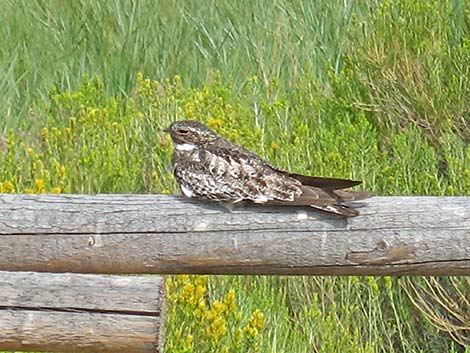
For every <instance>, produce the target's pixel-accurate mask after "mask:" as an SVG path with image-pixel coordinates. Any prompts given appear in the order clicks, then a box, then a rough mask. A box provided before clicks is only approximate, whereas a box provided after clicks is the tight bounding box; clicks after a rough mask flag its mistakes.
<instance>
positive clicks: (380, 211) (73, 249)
mask: <svg viewBox="0 0 470 353" xmlns="http://www.w3.org/2000/svg"><path fill="white" fill-rule="evenodd" d="M361 206H362V207H361V209H360V211H361V215H360V216H358V217H355V218H348V219H344V218H337V217H335V216H328V215H325V214H320V213H318V212H315V211H313V210H311V209H305V208H292V207H274V208H266V207H259V206H258V207H256V206H251V207H245V208H240V209H235V210H234V211H233V212H229V211H227V210H226V209H224V208H222V207H220V206H218V205H213V204H202V203H200V202H198V201H192V200H187V199H184V198H182V197H176V196H164V195H1V196H0V214H1V219H0V270H9V271H13V270H15V271H49V272H66V271H67V272H82V273H213V274H318V275H320V274H321V275H366V274H367V275H407V274H416V275H418V274H419V275H470V237H469V234H470V197H374V198H371V199H369V200H366V201H364V202H362V204H361Z"/></svg>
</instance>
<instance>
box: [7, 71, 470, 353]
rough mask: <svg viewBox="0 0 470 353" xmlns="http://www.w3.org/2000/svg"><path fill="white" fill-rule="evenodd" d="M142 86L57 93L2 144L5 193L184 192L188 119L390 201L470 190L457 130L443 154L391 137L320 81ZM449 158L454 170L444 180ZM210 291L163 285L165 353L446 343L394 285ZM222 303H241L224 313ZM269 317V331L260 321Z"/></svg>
mask: <svg viewBox="0 0 470 353" xmlns="http://www.w3.org/2000/svg"><path fill="white" fill-rule="evenodd" d="M136 82H137V84H136V87H135V89H134V91H133V93H132V96H131V97H130V98H127V99H126V98H122V97H113V96H109V95H107V94H106V93H105V90H104V86H103V84H102V83H101V82H100V80H98V79H93V80H87V81H85V82H84V83H83V85H82V86H81V87H79V88H78V89H77V90H76V91H71V92H70V91H65V92H58V91H57V89H53V90H52V91H51V93H50V103H48V104H45V105H42V106H41V105H37V106H36V111H35V113H34V114H35V116H36V121H35V124H36V127H35V129H34V130H31V132H30V133H28V134H26V135H22V136H20V134H21V133H17V132H14V131H11V132H10V133H9V135H8V136H6V137H5V138H4V143H3V147H2V148H3V150H4V153H3V154H2V155H1V157H0V163H1V164H0V165H1V168H0V186H1V187H2V191H3V192H74V193H76V192H86V193H95V192H108V193H112V192H123V193H126V192H143V193H146V192H154V193H162V192H163V193H168V192H175V191H176V185H175V183H174V181H173V177H172V176H171V172H170V153H171V149H172V147H171V145H170V142H169V138H168V136H165V134H163V132H162V130H163V128H164V127H166V126H168V124H169V123H170V122H171V121H173V120H177V119H183V118H185V117H189V118H198V119H200V120H201V121H204V122H205V123H207V124H208V125H209V126H211V127H212V128H213V129H215V130H217V131H218V132H219V133H220V134H222V135H224V136H225V137H227V138H229V139H231V140H233V141H235V142H239V143H241V144H243V145H244V146H246V147H247V148H249V149H250V150H253V151H255V152H257V153H259V154H261V155H262V156H264V157H265V158H267V159H269V160H271V161H272V162H273V163H274V164H276V165H278V166H280V167H282V168H288V169H290V170H293V171H297V172H300V173H312V174H313V173H315V174H321V175H331V176H338V177H353V178H359V179H361V180H364V183H365V187H366V188H369V189H373V190H375V191H377V192H379V193H384V194H387V193H388V194H400V193H403V194H412V193H416V194H430V193H436V194H445V193H448V194H454V193H456V194H465V193H467V194H468V193H469V190H470V188H469V185H470V173H468V169H467V168H468V165H469V163H468V162H469V160H470V159H469V157H470V152H469V148H468V146H466V145H465V143H463V142H462V140H461V139H460V138H459V137H458V135H456V133H455V132H452V131H448V132H447V133H446V134H445V135H443V136H442V141H443V143H442V146H445V148H440V149H437V148H436V147H433V146H432V145H431V144H430V143H429V141H428V139H427V138H426V136H425V135H424V133H423V132H422V130H421V129H420V128H419V127H415V126H410V127H409V128H408V129H407V130H401V129H400V128H399V126H397V127H396V128H394V129H390V131H391V132H390V133H389V134H388V136H386V137H385V136H383V135H381V134H379V133H378V131H377V129H376V127H375V126H374V124H373V122H372V121H373V118H371V117H370V116H369V115H368V114H367V113H366V112H364V110H362V109H359V108H356V107H351V106H350V105H348V104H347V103H346V100H345V98H344V97H341V95H339V96H338V97H335V98H333V97H331V96H329V95H324V94H322V92H321V91H320V90H319V89H317V88H315V87H319V85H318V84H317V83H316V82H312V81H305V82H303V83H301V84H299V86H298V87H296V88H295V89H292V90H291V91H290V92H289V93H288V94H287V93H286V94H282V95H281V94H278V95H277V97H276V99H271V98H270V97H265V96H263V95H261V94H258V95H256V96H253V89H254V87H257V86H258V85H262V84H261V83H259V82H258V80H257V78H251V79H250V80H248V81H247V84H246V86H245V88H244V90H242V91H241V92H240V93H239V95H238V96H236V97H233V95H232V94H231V91H230V89H229V87H230V83H222V82H221V80H220V78H217V77H216V78H215V80H214V81H212V82H210V83H207V84H205V85H204V86H202V87H201V88H190V89H188V88H184V85H183V84H182V82H181V78H180V77H179V76H176V77H175V78H174V79H172V80H164V81H163V82H156V81H151V80H149V79H146V78H144V77H143V75H141V74H139V75H138V77H137V81H136ZM341 84H343V83H341ZM307 92H308V94H307ZM20 137H22V140H21V142H19V141H20ZM439 156H440V157H439ZM443 157H444V158H445V159H444V160H445V163H446V172H445V173H442V172H440V164H441V160H440V158H443ZM210 283H212V284H213V285H210V284H209V285H208V284H207V278H205V277H203V278H198V277H187V276H186V277H185V276H183V277H176V278H174V279H172V278H170V279H169V280H168V290H169V296H170V309H169V310H170V311H169V324H168V334H167V335H168V337H167V342H168V344H167V349H168V351H169V352H204V351H211V350H212V351H214V350H217V351H226V352H231V351H234V352H235V351H236V352H239V351H246V352H257V351H259V352H273V351H274V352H287V351H292V350H295V351H296V352H307V351H309V348H308V347H312V346H313V347H315V349H316V351H318V352H330V351H338V350H341V351H345V352H361V353H362V352H364V353H367V352H377V351H390V352H392V351H401V352H424V351H426V352H432V351H433V349H434V351H435V352H442V351H446V350H447V349H448V348H447V347H449V343H448V341H447V339H445V338H444V337H443V336H436V335H435V329H434V328H433V327H431V326H430V325H428V324H426V323H423V322H422V319H417V317H416V313H415V312H414V310H413V307H412V306H411V305H410V303H409V301H408V299H407V298H406V296H404V295H403V293H402V292H401V289H400V288H399V285H398V284H399V280H392V279H390V278H383V279H376V278H373V277H368V278H365V279H361V278H356V277H351V278H348V279H338V278H329V279H311V278H310V279H309V278H293V279H291V278H289V279H283V278H278V279H272V278H256V277H253V278H245V279H244V280H241V279H239V278H233V277H222V278H217V279H211V281H210ZM208 286H210V289H209V290H208V289H207V288H208ZM188 288H189V289H188ZM235 297H237V298H238V300H235V299H234V298H235ZM214 298H215V299H214ZM227 298H229V299H230V298H232V299H230V300H232V301H233V303H238V304H233V305H234V306H233V308H232V309H230V310H229V309H228V307H230V305H229V304H227V301H229V299H227ZM263 298H264V299H263ZM235 307H236V308H235ZM250 315H251V317H252V319H250ZM252 315H254V316H252ZM261 317H263V320H262V321H263V325H261V324H260V323H259V325H258V326H256V324H255V323H254V322H255V321H256V320H261ZM250 320H251V321H250ZM253 320H254V321H253ZM250 322H251V325H252V326H253V325H254V326H253V327H255V326H256V327H255V328H256V330H254V328H253V327H252V328H251V329H250ZM250 330H251V331H250ZM423 330H424V331H423ZM423 332H428V334H427V335H424V334H423ZM428 335H431V336H432V337H436V338H435V339H434V340H430V339H429V338H428V337H427V336H428ZM207 342H211V343H210V344H208V343H207ZM434 347H437V348H434Z"/></svg>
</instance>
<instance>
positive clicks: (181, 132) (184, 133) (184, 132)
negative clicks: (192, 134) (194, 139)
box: [178, 128, 189, 135]
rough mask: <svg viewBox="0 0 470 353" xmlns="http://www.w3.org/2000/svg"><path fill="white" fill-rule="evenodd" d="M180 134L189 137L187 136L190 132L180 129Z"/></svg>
mask: <svg viewBox="0 0 470 353" xmlns="http://www.w3.org/2000/svg"><path fill="white" fill-rule="evenodd" d="M178 133H179V134H181V135H187V134H189V130H188V129H184V128H179V129H178Z"/></svg>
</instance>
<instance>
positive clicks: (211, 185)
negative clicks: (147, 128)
mask: <svg viewBox="0 0 470 353" xmlns="http://www.w3.org/2000/svg"><path fill="white" fill-rule="evenodd" d="M165 131H166V132H169V133H170V134H171V139H172V140H173V143H174V145H175V150H174V152H173V157H172V163H173V173H174V175H175V178H176V180H177V181H178V183H179V184H180V187H181V191H182V193H183V194H184V195H185V196H187V197H197V198H200V199H205V200H212V201H218V202H223V203H229V204H237V203H239V202H242V201H248V202H252V203H255V204H262V205H291V206H309V207H312V208H314V209H317V210H321V211H324V212H329V213H334V214H338V215H341V216H345V217H352V216H357V215H358V214H359V212H358V211H357V210H355V209H354V208H351V207H348V206H346V205H342V204H341V203H342V202H347V201H353V200H361V199H364V198H367V197H370V196H372V193H370V192H366V191H352V190H344V189H345V188H349V187H351V186H355V185H358V184H360V182H359V181H353V180H346V179H335V178H321V177H312V176H306V175H300V174H295V173H289V172H286V171H283V170H280V169H277V168H275V167H273V166H271V165H270V164H269V163H268V162H266V161H264V160H263V159H261V158H259V157H258V156H256V155H255V154H253V153H251V152H249V151H247V150H245V149H244V148H242V147H240V146H238V145H236V144H234V143H231V142H229V141H227V140H225V139H224V138H222V137H221V136H219V135H217V134H216V133H214V132H213V131H212V130H210V129H209V128H208V127H207V126H205V125H204V124H201V123H200V122H197V121H194V120H187V121H177V122H174V123H173V124H171V125H170V127H168V128H167V129H166V130H165Z"/></svg>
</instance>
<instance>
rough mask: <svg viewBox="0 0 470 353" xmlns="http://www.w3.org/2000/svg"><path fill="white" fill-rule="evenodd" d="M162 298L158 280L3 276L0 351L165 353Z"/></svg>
mask: <svg viewBox="0 0 470 353" xmlns="http://www.w3.org/2000/svg"><path fill="white" fill-rule="evenodd" d="M38 250H39V251H40V249H38ZM163 292H164V283H163V279H162V278H161V277H158V276H104V275H80V274H74V273H66V274H64V273H34V272H3V271H0V350H11V351H18V350H19V351H47V352H81V353H90V352H100V353H113V352H129V353H156V352H160V349H161V346H162V337H163V324H164V308H165V305H164V293H163Z"/></svg>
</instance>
